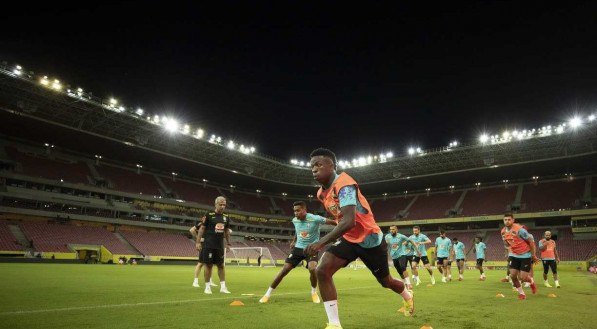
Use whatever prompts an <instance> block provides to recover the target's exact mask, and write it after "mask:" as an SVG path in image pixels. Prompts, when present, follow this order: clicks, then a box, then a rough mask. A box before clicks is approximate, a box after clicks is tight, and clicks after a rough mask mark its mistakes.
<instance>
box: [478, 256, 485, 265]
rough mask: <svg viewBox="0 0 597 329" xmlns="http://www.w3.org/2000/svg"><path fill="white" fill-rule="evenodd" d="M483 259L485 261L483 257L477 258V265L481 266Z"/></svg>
mask: <svg viewBox="0 0 597 329" xmlns="http://www.w3.org/2000/svg"><path fill="white" fill-rule="evenodd" d="M484 261H485V258H477V266H483V262H484Z"/></svg>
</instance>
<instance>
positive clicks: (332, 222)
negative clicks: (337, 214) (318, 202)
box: [325, 218, 338, 226]
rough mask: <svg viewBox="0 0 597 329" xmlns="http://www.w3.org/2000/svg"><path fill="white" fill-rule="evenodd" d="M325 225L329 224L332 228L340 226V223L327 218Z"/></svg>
mask: <svg viewBox="0 0 597 329" xmlns="http://www.w3.org/2000/svg"><path fill="white" fill-rule="evenodd" d="M325 224H327V225H332V226H336V225H338V222H336V221H335V220H333V219H329V218H326V219H325Z"/></svg>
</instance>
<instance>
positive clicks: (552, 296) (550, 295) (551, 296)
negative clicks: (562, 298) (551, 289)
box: [547, 294, 558, 298]
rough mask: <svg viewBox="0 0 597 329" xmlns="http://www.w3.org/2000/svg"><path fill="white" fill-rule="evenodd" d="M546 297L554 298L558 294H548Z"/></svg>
mask: <svg viewBox="0 0 597 329" xmlns="http://www.w3.org/2000/svg"><path fill="white" fill-rule="evenodd" d="M547 297H549V298H556V297H558V296H556V294H548V295H547Z"/></svg>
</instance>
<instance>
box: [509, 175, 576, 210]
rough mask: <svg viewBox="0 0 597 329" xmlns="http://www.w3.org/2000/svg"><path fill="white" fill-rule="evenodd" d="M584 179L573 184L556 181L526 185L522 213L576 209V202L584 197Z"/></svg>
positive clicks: (523, 193) (572, 182)
mask: <svg viewBox="0 0 597 329" xmlns="http://www.w3.org/2000/svg"><path fill="white" fill-rule="evenodd" d="M584 186H585V180H584V179H575V180H573V181H571V182H564V181H554V182H539V183H538V184H537V185H536V186H535V185H534V184H525V185H524V189H523V192H522V200H521V204H523V205H525V206H523V207H521V212H534V211H545V210H548V211H551V210H559V209H572V208H574V205H575V201H576V200H580V199H582V197H583V191H584Z"/></svg>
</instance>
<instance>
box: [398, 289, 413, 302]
mask: <svg viewBox="0 0 597 329" xmlns="http://www.w3.org/2000/svg"><path fill="white" fill-rule="evenodd" d="M400 295H401V296H402V298H404V300H410V299H411V298H413V296H412V295H411V294H410V292H408V289H406V288H404V290H402V292H401V293H400Z"/></svg>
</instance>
